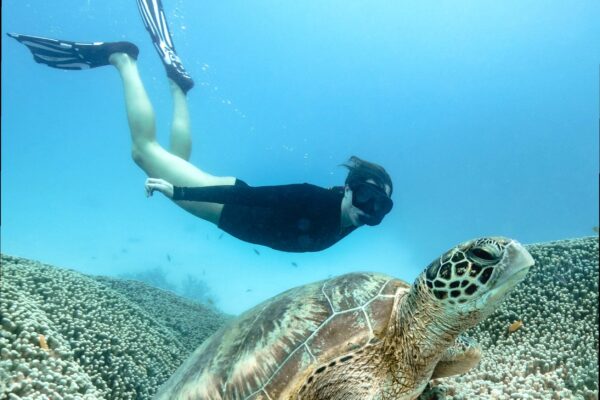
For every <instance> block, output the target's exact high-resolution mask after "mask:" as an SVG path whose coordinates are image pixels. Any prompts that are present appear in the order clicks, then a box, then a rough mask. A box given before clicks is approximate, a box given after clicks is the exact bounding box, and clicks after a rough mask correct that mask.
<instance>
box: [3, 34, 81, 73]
mask: <svg viewBox="0 0 600 400" xmlns="http://www.w3.org/2000/svg"><path fill="white" fill-rule="evenodd" d="M8 36H10V37H12V38H14V39H16V40H18V41H19V42H21V43H23V44H24V45H25V46H27V48H28V49H29V50H30V51H31V53H32V54H33V58H34V60H35V61H36V62H38V63H42V64H46V65H48V66H50V67H53V68H60V69H75V70H77V69H88V68H91V66H90V63H89V62H87V61H86V60H84V59H83V57H82V56H81V54H79V53H78V52H77V51H76V50H75V49H74V47H73V44H74V43H73V42H67V41H61V40H56V39H48V38H42V37H37V36H28V35H19V34H16V33H9V34H8Z"/></svg>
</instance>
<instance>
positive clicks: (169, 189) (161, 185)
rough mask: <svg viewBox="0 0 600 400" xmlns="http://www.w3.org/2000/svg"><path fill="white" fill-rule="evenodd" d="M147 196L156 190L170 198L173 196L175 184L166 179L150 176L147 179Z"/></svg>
mask: <svg viewBox="0 0 600 400" xmlns="http://www.w3.org/2000/svg"><path fill="white" fill-rule="evenodd" d="M145 187H146V196H147V197H150V196H152V195H153V194H154V191H155V190H156V191H159V192H161V193H162V194H164V195H165V196H167V197H168V198H169V199H172V198H173V185H171V184H170V183H169V182H167V181H165V180H164V179H158V178H148V179H146V185H145Z"/></svg>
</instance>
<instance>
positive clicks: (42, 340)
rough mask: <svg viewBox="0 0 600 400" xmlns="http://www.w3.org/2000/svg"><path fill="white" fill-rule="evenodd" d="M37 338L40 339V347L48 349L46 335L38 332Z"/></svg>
mask: <svg viewBox="0 0 600 400" xmlns="http://www.w3.org/2000/svg"><path fill="white" fill-rule="evenodd" d="M39 339H40V347H41V348H42V349H44V350H46V351H49V350H50V348H49V347H48V342H46V336H44V335H42V334H41V333H40V335H39Z"/></svg>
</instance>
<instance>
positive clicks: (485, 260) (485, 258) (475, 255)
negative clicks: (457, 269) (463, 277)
mask: <svg viewBox="0 0 600 400" xmlns="http://www.w3.org/2000/svg"><path fill="white" fill-rule="evenodd" d="M499 257H500V252H499V251H498V249H497V248H496V247H494V246H481V247H474V248H472V249H471V250H469V258H471V259H472V260H473V261H474V262H475V263H477V264H480V265H481V264H483V265H489V264H494V263H495V262H496V261H498V258H499Z"/></svg>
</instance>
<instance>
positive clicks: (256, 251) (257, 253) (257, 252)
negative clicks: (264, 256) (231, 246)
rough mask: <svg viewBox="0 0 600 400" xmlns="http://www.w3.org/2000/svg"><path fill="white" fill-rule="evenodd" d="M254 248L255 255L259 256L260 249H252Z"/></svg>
mask: <svg viewBox="0 0 600 400" xmlns="http://www.w3.org/2000/svg"><path fill="white" fill-rule="evenodd" d="M252 250H254V252H255V253H256V255H257V256H260V251H258V250H256V249H252Z"/></svg>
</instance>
